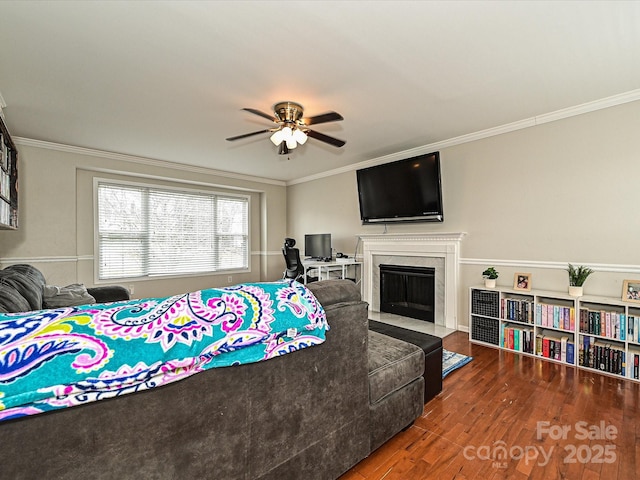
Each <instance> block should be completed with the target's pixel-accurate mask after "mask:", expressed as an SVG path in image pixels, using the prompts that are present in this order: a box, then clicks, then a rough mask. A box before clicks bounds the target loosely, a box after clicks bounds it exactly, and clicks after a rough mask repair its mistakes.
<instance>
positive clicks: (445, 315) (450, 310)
mask: <svg viewBox="0 0 640 480" xmlns="http://www.w3.org/2000/svg"><path fill="white" fill-rule="evenodd" d="M464 235H465V234H464V233H420V234H397V233H396V234H391V233H386V234H371V235H368V234H362V235H360V239H361V241H362V244H363V274H362V295H363V298H364V300H366V301H367V302H369V309H370V310H371V311H373V312H379V311H380V268H379V265H380V264H391V265H413V266H419V267H433V268H435V270H436V274H435V289H436V297H435V298H436V301H435V303H436V304H435V324H436V325H441V326H444V327H447V328H451V329H456V327H457V317H456V309H457V305H458V298H457V297H458V282H459V258H460V242H461V240H462V238H463V237H464Z"/></svg>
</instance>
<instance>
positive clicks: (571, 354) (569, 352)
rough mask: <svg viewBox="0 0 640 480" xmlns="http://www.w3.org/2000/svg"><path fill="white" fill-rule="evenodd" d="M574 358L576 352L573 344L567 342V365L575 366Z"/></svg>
mask: <svg viewBox="0 0 640 480" xmlns="http://www.w3.org/2000/svg"><path fill="white" fill-rule="evenodd" d="M574 356H575V350H574V345H573V342H567V355H566V361H567V363H570V364H571V365H575V358H574Z"/></svg>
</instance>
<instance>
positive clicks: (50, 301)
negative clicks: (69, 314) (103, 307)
mask: <svg viewBox="0 0 640 480" xmlns="http://www.w3.org/2000/svg"><path fill="white" fill-rule="evenodd" d="M43 303H44V307H45V308H59V307H74V306H77V305H88V304H90V303H96V299H95V298H93V297H92V296H91V295H89V293H88V292H87V288H86V287H85V286H84V285H82V284H81V283H73V284H71V285H67V286H66V287H59V286H57V285H45V286H44V294H43Z"/></svg>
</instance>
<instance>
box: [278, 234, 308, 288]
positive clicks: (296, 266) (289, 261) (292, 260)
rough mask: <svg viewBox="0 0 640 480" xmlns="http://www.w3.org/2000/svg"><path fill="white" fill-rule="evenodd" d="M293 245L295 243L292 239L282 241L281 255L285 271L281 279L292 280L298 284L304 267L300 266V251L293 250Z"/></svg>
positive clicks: (302, 275)
mask: <svg viewBox="0 0 640 480" xmlns="http://www.w3.org/2000/svg"><path fill="white" fill-rule="evenodd" d="M295 244H296V241H295V240H294V239H293V238H285V239H284V246H283V247H282V255H284V262H285V264H286V270H285V271H284V273H283V275H282V278H292V279H294V280H296V281H298V282H300V281H302V279H303V277H304V265H302V260H300V250H298V249H297V248H295Z"/></svg>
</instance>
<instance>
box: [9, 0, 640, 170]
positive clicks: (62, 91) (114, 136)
mask: <svg viewBox="0 0 640 480" xmlns="http://www.w3.org/2000/svg"><path fill="white" fill-rule="evenodd" d="M638 88H640V2H637V1H633V2H612V1H606V2H596V1H585V2H579V1H570V2H564V1H554V2H544V1H535V2H523V1H519V2H506V1H499V2H487V1H472V2H451V1H449V2H440V1H431V2H427V1H422V2H420V1H418V2H415V1H414V2H401V1H391V2H386V1H340V2H327V1H304V2H298V1H287V2H283V1H278V2H268V1H257V2H240V1H231V2H225V1H208V2H207V1H199V2H185V1H179V2H174V1H168V2H143V1H130V2H119V1H109V2H100V1H92V2H83V1H78V2H63V1H55V2H28V1H18V2H14V1H3V2H2V3H1V5H0V92H2V97H4V101H5V103H6V105H7V107H6V108H5V109H4V113H5V116H6V119H7V123H8V125H9V129H10V130H11V132H12V135H14V136H18V137H25V138H29V139H35V140H42V141H48V142H55V143H60V144H65V145H73V146H79V147H87V148H94V149H99V150H105V151H109V152H116V153H122V154H129V155H134V156H140V157H148V158H152V159H160V160H169V161H174V162H182V163H185V164H191V165H198V166H206V167H210V168H214V169H219V170H225V171H230V172H236V173H242V174H248V175H253V176H260V177H266V178H271V179H279V180H285V181H286V180H292V179H299V178H303V177H307V176H310V175H314V174H317V173H320V172H324V171H328V170H334V169H338V168H343V167H346V166H348V165H352V164H357V163H360V162H363V161H366V160H370V159H373V158H377V157H381V156H385V155H389V154H392V153H395V152H400V151H404V150H408V149H412V148H416V147H419V146H422V145H429V144H433V143H436V142H440V141H443V140H447V139H450V138H453V137H458V136H461V135H464V134H469V133H472V132H478V131H481V130H484V129H488V128H493V127H497V126H500V125H504V124H508V123H511V122H515V121H519V120H522V119H527V118H531V117H535V116H538V115H542V114H545V113H549V112H554V111H557V110H560V109H565V108H568V107H572V106H575V105H580V104H584V103H587V102H592V101H595V100H598V99H602V98H605V97H609V96H612V95H617V94H621V93H624V92H630V91H632V90H636V89H638ZM283 100H290V101H295V102H299V103H301V104H302V105H303V106H304V107H305V115H306V116H311V115H316V114H320V113H324V112H326V111H330V110H335V111H337V112H339V113H341V114H342V115H343V116H344V121H342V122H337V123H327V124H322V125H318V126H317V127H315V129H316V130H317V131H319V132H322V133H326V134H328V135H331V136H334V137H337V138H340V139H343V140H346V141H347V144H346V145H345V146H344V147H343V148H335V147H332V146H329V145H325V144H323V143H320V142H318V141H317V140H314V139H310V140H309V141H308V142H307V144H306V145H304V146H302V147H299V148H298V149H296V150H294V151H292V152H291V153H290V155H288V157H287V156H279V155H277V153H276V148H275V147H274V146H273V145H272V144H271V142H269V136H268V134H264V135H259V136H255V137H251V138H248V139H245V140H240V141H237V142H233V143H231V142H227V141H225V138H226V137H230V136H234V135H239V134H242V133H247V132H252V131H256V130H261V129H263V128H268V127H269V126H271V124H269V122H268V121H267V120H264V119H262V118H260V117H258V116H255V115H252V114H250V113H248V112H244V111H242V110H241V108H242V107H251V108H256V109H259V110H262V111H264V112H270V111H271V107H272V106H273V104H275V103H277V102H279V101H283Z"/></svg>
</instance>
